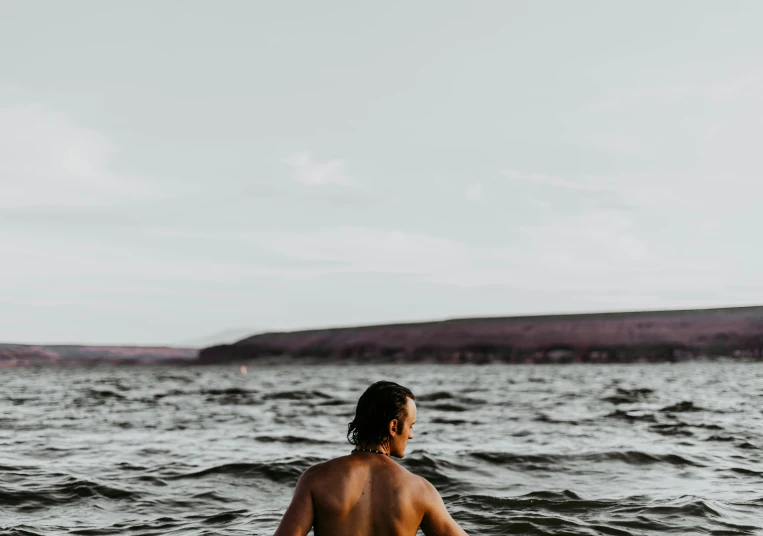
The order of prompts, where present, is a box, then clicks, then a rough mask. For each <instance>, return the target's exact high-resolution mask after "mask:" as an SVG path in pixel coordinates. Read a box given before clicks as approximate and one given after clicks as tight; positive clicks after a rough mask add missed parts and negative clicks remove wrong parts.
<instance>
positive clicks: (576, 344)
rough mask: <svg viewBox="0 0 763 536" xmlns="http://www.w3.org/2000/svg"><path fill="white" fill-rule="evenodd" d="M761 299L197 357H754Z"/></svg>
mask: <svg viewBox="0 0 763 536" xmlns="http://www.w3.org/2000/svg"><path fill="white" fill-rule="evenodd" d="M761 352H763V307H735V308H724V309H699V310H680V311H641V312H623V313H600V314H566V315H547V316H521V317H505V318H467V319H455V320H444V321H439V322H421V323H410V324H390V325H379V326H365V327H349V328H330V329H313V330H307V331H296V332H289V333H263V334H260V335H255V336H252V337H248V338H245V339H243V340H240V341H238V342H235V343H233V344H224V345H217V346H212V347H209V348H205V349H203V350H202V351H201V352H200V354H199V362H200V363H205V364H206V363H225V362H231V361H245V360H252V359H262V358H273V357H278V356H280V357H282V358H286V357H289V358H304V359H311V360H318V361H344V360H354V361H364V362H366V361H367V362H385V361H392V362H445V363H462V362H474V363H485V362H499V363H568V362H597V363H599V362H600V363H611V362H615V363H620V362H633V361H647V362H650V361H678V360H688V359H697V358H705V357H719V356H729V357H738V358H760V357H761Z"/></svg>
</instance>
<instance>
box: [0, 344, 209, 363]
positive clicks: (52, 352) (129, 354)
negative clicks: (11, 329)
mask: <svg viewBox="0 0 763 536" xmlns="http://www.w3.org/2000/svg"><path fill="white" fill-rule="evenodd" d="M197 356H198V350H196V349H192V348H165V347H148V346H77V345H26V344H0V368H8V367H20V366H30V365H81V364H101V363H102V364H114V365H155V364H168V365H186V364H189V363H193V362H195V360H196V358H197Z"/></svg>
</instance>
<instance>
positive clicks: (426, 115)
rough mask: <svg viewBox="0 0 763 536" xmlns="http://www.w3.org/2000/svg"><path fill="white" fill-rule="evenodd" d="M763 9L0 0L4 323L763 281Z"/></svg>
mask: <svg viewBox="0 0 763 536" xmlns="http://www.w3.org/2000/svg"><path fill="white" fill-rule="evenodd" d="M761 20H763V2H758V1H754V0H751V1H741V0H739V1H731V2H721V1H712V2H704V1H699V0H687V1H671V2H664V1H654V2H648V1H639V2H627V3H626V2H610V1H600V2H593V1H576V2H568V1H566V0H559V1H555V2H544V1H538V0H532V1H526V2H525V1H496V2H488V1H481V2H466V1H464V2H455V1H449V2H443V1H441V0H439V1H435V2H423V1H420V2H399V3H398V2H384V3H378V2H377V3H369V2H354V1H347V2H308V1H304V2H288V1H283V2H249V1H242V2H233V1H225V2H190V1H187V0H183V1H177V2H155V1H151V2H149V1H132V2H103V1H94V2H82V1H67V2H54V1H51V2H24V1H21V0H16V1H9V0H0V259H1V260H0V342H29V343H52V342H82V343H130V344H195V343H200V344H201V343H207V342H212V341H216V340H230V339H234V340H235V339H237V338H240V337H241V336H243V335H245V334H251V333H255V332H259V331H264V330H285V329H289V330H290V329H297V328H309V327H323V326H336V325H357V324H365V323H382V322H393V321H409V320H424V319H443V318H451V317H467V316H494V315H515V314H525V313H547V312H588V311H617V310H634V309H669V308H693V307H705V306H732V305H752V304H763V280H762V279H761V274H763V247H762V246H761V244H762V243H763V239H762V238H761V234H762V233H763V214H762V212H761V199H763V180H762V176H763V173H762V172H763V156H762V155H763V151H761V148H760V145H761V139H763V32H761V31H760V21H761Z"/></svg>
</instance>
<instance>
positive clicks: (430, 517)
mask: <svg viewBox="0 0 763 536" xmlns="http://www.w3.org/2000/svg"><path fill="white" fill-rule="evenodd" d="M422 480H424V482H425V483H426V484H425V485H426V511H425V513H424V519H422V520H421V530H423V531H424V534H426V536H467V534H466V532H464V529H462V528H461V527H459V526H458V523H456V522H455V521H454V520H453V518H452V517H450V514H449V513H448V510H447V509H446V508H445V503H444V502H442V497H440V494H439V493H437V490H436V489H435V487H434V486H433V485H432V484H431V483H430V482H429V481H427V480H425V479H422Z"/></svg>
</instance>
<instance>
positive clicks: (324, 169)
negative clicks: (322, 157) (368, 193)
mask: <svg viewBox="0 0 763 536" xmlns="http://www.w3.org/2000/svg"><path fill="white" fill-rule="evenodd" d="M286 163H287V164H288V165H289V166H291V168H292V176H293V177H294V180H296V181H297V182H299V183H301V184H306V185H308V186H326V185H332V184H333V185H338V186H347V185H349V184H351V182H352V181H350V179H349V178H348V177H347V175H346V173H345V167H346V166H345V162H344V160H338V159H334V160H328V161H326V162H316V161H314V160H313V158H312V156H311V155H310V153H299V154H295V155H292V156H290V157H289V158H287V159H286Z"/></svg>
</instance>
